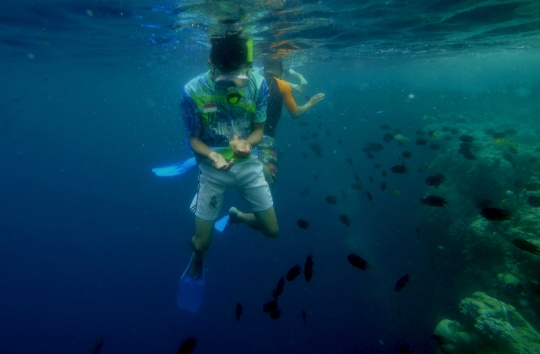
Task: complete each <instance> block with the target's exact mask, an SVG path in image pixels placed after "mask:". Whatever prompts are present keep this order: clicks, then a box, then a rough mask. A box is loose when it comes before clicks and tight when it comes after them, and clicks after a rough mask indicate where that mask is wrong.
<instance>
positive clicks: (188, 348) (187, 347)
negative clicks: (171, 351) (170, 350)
mask: <svg viewBox="0 0 540 354" xmlns="http://www.w3.org/2000/svg"><path fill="white" fill-rule="evenodd" d="M196 346H197V338H195V337H189V338H187V339H186V340H184V341H183V342H182V344H180V347H179V348H178V351H177V352H176V354H191V353H193V351H194V350H195V347H196Z"/></svg>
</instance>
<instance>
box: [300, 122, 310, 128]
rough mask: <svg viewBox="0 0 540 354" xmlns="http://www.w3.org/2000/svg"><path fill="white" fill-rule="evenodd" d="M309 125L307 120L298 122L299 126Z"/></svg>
mask: <svg viewBox="0 0 540 354" xmlns="http://www.w3.org/2000/svg"><path fill="white" fill-rule="evenodd" d="M308 125H309V124H307V123H306V122H298V126H299V127H307V126H308Z"/></svg>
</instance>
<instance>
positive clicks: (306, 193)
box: [300, 188, 309, 196]
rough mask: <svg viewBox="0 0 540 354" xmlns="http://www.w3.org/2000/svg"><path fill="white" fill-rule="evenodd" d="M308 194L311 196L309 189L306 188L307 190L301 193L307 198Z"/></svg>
mask: <svg viewBox="0 0 540 354" xmlns="http://www.w3.org/2000/svg"><path fill="white" fill-rule="evenodd" d="M308 194H309V188H306V189H304V190H303V191H301V192H300V195H302V196H306V195H308Z"/></svg>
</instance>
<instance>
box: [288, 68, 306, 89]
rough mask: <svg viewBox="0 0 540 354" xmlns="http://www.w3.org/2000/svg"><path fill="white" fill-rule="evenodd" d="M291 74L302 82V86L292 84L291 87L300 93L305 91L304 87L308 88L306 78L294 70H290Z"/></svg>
mask: <svg viewBox="0 0 540 354" xmlns="http://www.w3.org/2000/svg"><path fill="white" fill-rule="evenodd" d="M289 74H291V75H292V76H294V77H296V78H297V79H298V80H299V81H300V85H295V84H291V87H292V88H293V89H294V90H296V91H298V92H302V91H304V87H305V86H307V84H308V82H307V81H306V79H305V78H304V76H303V75H302V74H300V73H298V72H296V71H294V70H293V69H289Z"/></svg>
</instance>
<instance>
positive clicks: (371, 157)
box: [366, 152, 375, 159]
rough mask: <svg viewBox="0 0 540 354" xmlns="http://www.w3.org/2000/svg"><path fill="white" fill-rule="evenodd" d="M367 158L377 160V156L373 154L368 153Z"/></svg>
mask: <svg viewBox="0 0 540 354" xmlns="http://www.w3.org/2000/svg"><path fill="white" fill-rule="evenodd" d="M366 156H367V157H369V158H370V159H374V158H375V156H373V154H372V153H371V152H368V153H367V154H366Z"/></svg>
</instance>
